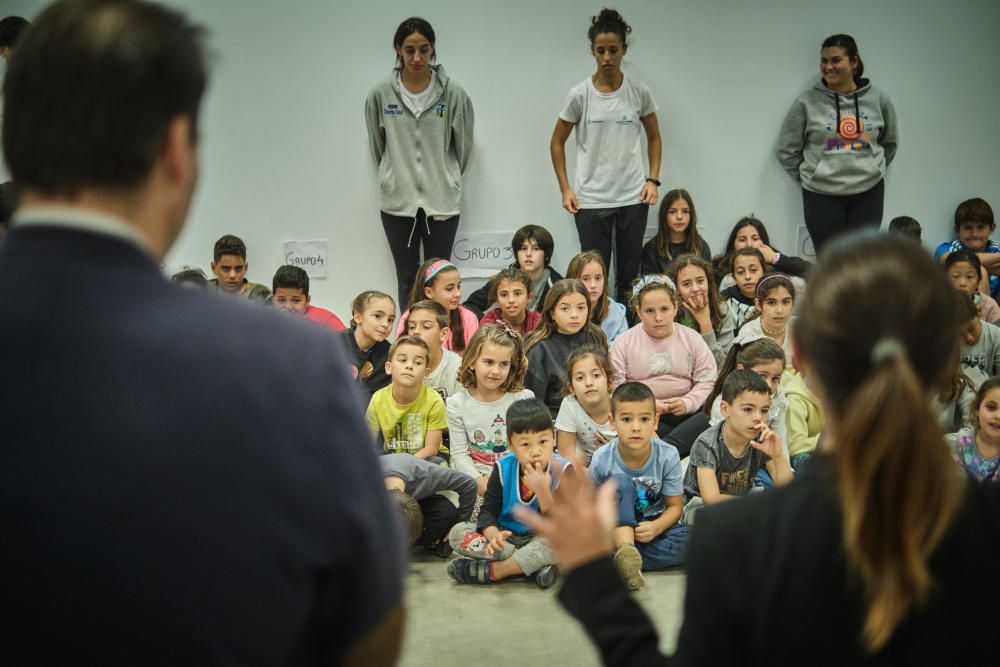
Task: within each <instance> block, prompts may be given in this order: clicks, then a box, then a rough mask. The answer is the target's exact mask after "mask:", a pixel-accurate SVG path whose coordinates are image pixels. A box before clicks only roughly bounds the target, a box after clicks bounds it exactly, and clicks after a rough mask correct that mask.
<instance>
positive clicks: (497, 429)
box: [469, 413, 507, 466]
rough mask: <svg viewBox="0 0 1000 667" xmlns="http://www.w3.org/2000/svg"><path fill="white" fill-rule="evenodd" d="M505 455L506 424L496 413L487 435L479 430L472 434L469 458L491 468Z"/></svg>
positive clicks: (501, 416)
mask: <svg viewBox="0 0 1000 667" xmlns="http://www.w3.org/2000/svg"><path fill="white" fill-rule="evenodd" d="M505 454H507V422H506V421H505V420H504V418H503V415H501V414H499V413H497V416H496V417H494V418H493V424H492V425H491V426H490V428H489V432H488V433H484V432H482V431H481V430H479V429H476V431H475V432H474V433H473V434H472V442H470V443H469V456H470V457H472V460H473V461H474V462H476V463H482V464H484V465H488V466H491V465H493V464H495V463H496V462H497V460H499V459H501V458H503V457H504V455H505Z"/></svg>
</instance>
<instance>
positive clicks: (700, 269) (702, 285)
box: [667, 255, 736, 365]
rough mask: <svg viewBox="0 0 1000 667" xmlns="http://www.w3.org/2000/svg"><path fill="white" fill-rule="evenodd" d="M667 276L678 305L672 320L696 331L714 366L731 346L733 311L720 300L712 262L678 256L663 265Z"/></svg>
mask: <svg viewBox="0 0 1000 667" xmlns="http://www.w3.org/2000/svg"><path fill="white" fill-rule="evenodd" d="M667 276H668V277H669V278H670V279H671V280H673V281H674V285H676V286H677V295H678V296H680V298H681V304H682V305H681V307H680V308H678V309H677V315H675V316H674V320H675V321H676V322H680V323H681V324H683V325H684V326H686V327H690V328H692V329H694V330H695V331H697V332H698V333H700V334H701V337H702V339H703V340H704V341H705V344H706V345H708V349H710V350H711V351H712V356H713V357H714V358H715V363H716V365H720V364H722V362H723V361H724V360H725V358H726V355H727V354H729V348H730V347H732V345H733V334H734V333H735V330H736V312H735V311H734V310H733V309H732V308H730V307H729V304H728V303H727V302H726V301H723V299H722V295H721V294H720V293H719V288H718V287H717V286H716V284H715V280H714V279H713V278H712V265H711V264H710V263H709V262H708V261H707V260H704V259H702V258H701V257H695V256H694V255H681V256H680V257H678V258H677V259H675V260H674V261H673V262H671V263H670V266H668V267H667Z"/></svg>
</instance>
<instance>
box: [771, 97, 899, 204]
mask: <svg viewBox="0 0 1000 667" xmlns="http://www.w3.org/2000/svg"><path fill="white" fill-rule="evenodd" d="M859 115H860V117H861V123H860V127H859V123H858V122H857V117H858V116H859ZM898 143H899V133H898V129H897V126H896V110H895V109H894V108H893V106H892V102H891V101H890V100H889V97H888V95H886V94H885V93H884V92H882V91H881V90H879V89H878V88H875V87H873V86H872V85H871V83H870V82H869V81H868V79H860V80H859V81H858V89H857V90H856V91H854V92H853V93H848V94H846V95H845V94H839V93H835V92H834V91H832V90H830V89H829V88H827V87H826V84H825V83H824V82H823V80H822V79H820V80H819V82H817V83H816V85H815V86H813V87H812V89H810V90H808V91H806V92H805V93H803V94H802V95H799V97H798V99H796V100H795V102H794V103H793V104H792V108H791V109H789V110H788V115H787V116H786V117H785V122H784V123H783V124H782V126H781V132H780V134H779V135H778V149H777V156H778V161H779V162H781V166H782V167H784V168H785V171H787V172H788V173H789V174H790V175H791V176H792V178H794V179H795V180H797V181H799V182H800V183H801V184H802V187H803V188H805V189H806V190H809V191H810V192H816V193H819V194H824V195H853V194H858V193H861V192H866V191H868V190H870V189H871V188H873V187H875V185H877V184H878V182H879V181H880V180H881V179H882V178H883V177H884V176H885V168H886V167H887V166H888V165H889V163H890V162H892V158H893V157H894V156H895V155H896V145H897V144H898Z"/></svg>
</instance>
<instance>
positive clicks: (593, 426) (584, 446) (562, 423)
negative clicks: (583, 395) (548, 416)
mask: <svg viewBox="0 0 1000 667" xmlns="http://www.w3.org/2000/svg"><path fill="white" fill-rule="evenodd" d="M556 429H557V430H559V431H565V432H567V433H576V448H577V451H578V452H579V456H580V458H582V459H583V462H584V463H586V464H587V465H588V466H589V465H590V459H591V457H592V456H593V455H594V452H596V451H597V450H598V449H600V447H601V446H602V445H605V444H607V443H609V442H611V439H612V438H614V437H615V428H614V427H613V426H612V425H611V421H610V420H608V421H605V422H604V423H603V424H598V423H597V422H595V421H594V420H593V419H591V418H590V415H588V414H587V411H586V410H584V409H583V406H582V405H580V402H579V401H577V400H576V396H565V397H564V398H563V400H562V403H561V404H560V405H559V414H558V415H557V416H556Z"/></svg>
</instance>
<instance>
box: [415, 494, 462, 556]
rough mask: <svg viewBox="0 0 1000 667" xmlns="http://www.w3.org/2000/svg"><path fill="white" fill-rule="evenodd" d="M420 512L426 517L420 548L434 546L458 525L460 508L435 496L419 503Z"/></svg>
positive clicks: (418, 539)
mask: <svg viewBox="0 0 1000 667" xmlns="http://www.w3.org/2000/svg"><path fill="white" fill-rule="evenodd" d="M418 504H419V505H420V511H421V513H423V515H424V527H423V530H422V531H421V532H420V537H418V538H417V544H418V545H419V546H428V545H431V544H434V543H435V542H437V541H438V540H440V539H441V538H443V537H445V536H446V535H447V534H448V531H449V530H451V527H452V526H454V525H455V524H456V523H458V508H457V507H455V505H454V504H452V502H451V501H450V500H448V499H447V498H445V497H444V496H441V495H438V494H436V493H435V494H434V495H432V496H427V497H426V498H424V499H423V500H421V501H419V502H418Z"/></svg>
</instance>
